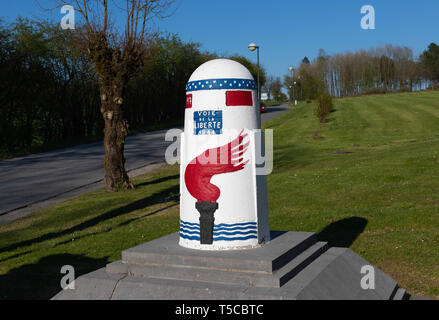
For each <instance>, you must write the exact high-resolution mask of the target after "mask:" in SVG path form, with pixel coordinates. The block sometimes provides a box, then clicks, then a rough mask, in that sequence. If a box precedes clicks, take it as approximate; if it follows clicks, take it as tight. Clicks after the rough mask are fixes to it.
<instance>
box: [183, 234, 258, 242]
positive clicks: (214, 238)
mask: <svg viewBox="0 0 439 320" xmlns="http://www.w3.org/2000/svg"><path fill="white" fill-rule="evenodd" d="M180 237H181V238H183V239H187V240H196V241H200V237H199V236H198V237H197V236H188V235H185V234H180ZM257 238H258V237H257V236H255V235H250V236H246V237H233V238H225V237H213V241H243V240H249V239H257Z"/></svg>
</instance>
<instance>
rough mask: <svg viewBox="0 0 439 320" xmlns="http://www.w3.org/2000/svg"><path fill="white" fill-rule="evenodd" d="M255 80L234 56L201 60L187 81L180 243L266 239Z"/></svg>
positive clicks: (203, 245) (229, 244) (220, 245)
mask: <svg viewBox="0 0 439 320" xmlns="http://www.w3.org/2000/svg"><path fill="white" fill-rule="evenodd" d="M256 88H257V85H256V82H255V81H254V80H253V77H252V75H251V74H250V72H249V71H248V70H247V69H246V68H245V67H244V66H242V65H241V64H239V63H238V62H235V61H232V60H227V59H216V60H212V61H209V62H207V63H205V64H203V65H201V66H200V67H199V68H198V69H197V70H195V72H194V73H193V74H192V76H191V78H190V79H189V83H188V85H187V87H186V90H187V96H186V113H185V128H184V133H182V136H181V169H180V171H181V172H180V193H181V200H180V218H181V221H180V223H181V228H180V242H179V243H180V245H181V246H183V247H186V248H193V249H202V250H228V249H239V248H252V247H257V246H259V245H260V244H262V243H264V242H267V241H269V240H270V229H269V226H268V205H267V190H266V188H267V183H266V177H265V175H263V176H262V177H258V175H257V172H256V154H260V151H261V147H260V143H259V144H258V143H257V142H256V141H257V140H260V139H257V138H256V136H257V135H260V114H259V108H258V101H257V89H256Z"/></svg>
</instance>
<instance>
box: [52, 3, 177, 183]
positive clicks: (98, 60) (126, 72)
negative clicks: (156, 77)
mask: <svg viewBox="0 0 439 320" xmlns="http://www.w3.org/2000/svg"><path fill="white" fill-rule="evenodd" d="M52 1H53V2H54V3H55V4H56V8H59V7H61V6H64V5H72V6H73V7H74V9H75V11H76V12H78V13H79V14H80V17H81V18H82V19H81V22H82V23H81V24H80V27H79V28H78V29H77V30H75V36H76V43H77V45H78V47H79V49H80V50H82V51H83V52H84V53H86V55H87V56H88V58H89V59H90V61H91V62H92V63H93V64H94V68H95V72H96V73H97V75H98V78H99V87H100V96H101V110H100V111H101V114H102V116H103V118H104V121H105V129H104V134H105V135H104V146H105V159H104V167H105V184H106V187H107V190H108V191H119V190H122V189H131V188H133V184H132V183H131V181H130V179H129V177H128V174H127V172H126V170H125V157H124V145H125V138H126V136H127V133H128V123H127V121H126V120H125V119H124V116H123V108H122V107H123V103H124V94H125V89H126V87H127V84H128V81H129V79H130V78H131V77H133V76H134V75H135V74H136V73H137V72H138V71H139V69H140V68H141V67H142V65H143V64H144V63H145V59H146V58H147V51H148V46H149V44H150V43H151V41H152V39H153V38H154V37H155V33H154V32H153V31H152V28H151V26H150V24H151V20H152V19H154V18H163V17H164V14H165V13H166V12H167V10H168V9H169V8H170V6H171V4H172V3H173V0H114V1H109V0H71V1H68V0H52ZM112 14H113V15H112ZM116 14H118V17H120V16H121V15H122V16H123V17H124V18H125V21H126V22H125V28H124V31H123V32H119V31H117V29H116V28H115V27H114V25H113V23H112V18H113V17H114V15H116Z"/></svg>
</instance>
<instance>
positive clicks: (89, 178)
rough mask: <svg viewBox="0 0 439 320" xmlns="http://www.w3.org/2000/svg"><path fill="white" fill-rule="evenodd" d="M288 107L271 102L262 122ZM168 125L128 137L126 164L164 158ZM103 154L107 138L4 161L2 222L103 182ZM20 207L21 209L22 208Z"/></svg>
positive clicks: (144, 163)
mask: <svg viewBox="0 0 439 320" xmlns="http://www.w3.org/2000/svg"><path fill="white" fill-rule="evenodd" d="M287 109H288V107H287V106H282V107H271V108H267V113H265V114H263V115H262V122H266V121H268V120H271V119H272V118H274V117H277V116H279V115H281V114H282V113H283V112H285V111H286V110H287ZM166 131H167V130H162V131H155V132H151V133H145V134H139V135H135V136H130V137H128V138H127V141H126V147H125V158H126V159H127V162H126V168H127V170H129V171H132V170H134V169H138V168H142V167H145V166H149V165H152V164H161V163H163V162H164V161H165V157H164V153H165V150H166V148H167V146H168V145H169V144H170V142H166V141H165V138H164V137H165V133H166ZM103 158H104V148H103V143H102V142H97V143H92V144H86V145H79V146H76V147H71V148H66V149H62V150H54V151H51V152H45V153H40V154H35V155H30V156H26V157H22V158H15V159H10V160H3V161H0V224H2V223H7V222H9V221H12V220H15V219H16V218H18V217H20V216H23V215H26V214H28V213H29V211H34V210H36V209H41V208H42V207H45V206H46V205H40V206H38V205H37V206H35V204H38V203H40V202H41V201H45V202H46V204H48V205H50V204H51V203H53V202H58V201H61V200H65V199H67V198H72V197H73V196H76V195H77V194H80V193H83V192H87V191H89V190H92V189H96V188H97V187H102V186H103V183H102V179H103V176H104V169H103ZM135 172H136V171H134V172H133V171H132V173H135ZM143 172H145V170H143V171H142V170H140V171H138V173H139V174H141V173H143ZM87 186H89V188H87ZM50 200H54V201H50ZM30 206H31V207H32V208H29V207H30ZM17 209H19V210H17ZM20 210H21V214H20V212H17V211H20ZM11 211H14V212H11ZM8 212H10V213H9V214H7V213H8Z"/></svg>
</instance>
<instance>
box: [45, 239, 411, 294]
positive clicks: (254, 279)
mask: <svg viewBox="0 0 439 320" xmlns="http://www.w3.org/2000/svg"><path fill="white" fill-rule="evenodd" d="M178 236H179V235H178V234H177V233H175V234H171V235H168V236H165V237H162V238H159V239H156V240H154V241H150V242H147V243H145V244H142V245H140V246H137V247H134V248H131V249H128V250H125V251H123V252H122V260H121V261H117V262H114V263H110V264H108V265H107V266H106V268H103V269H100V270H97V271H95V272H92V273H89V274H86V275H83V276H81V277H79V278H78V279H76V282H75V286H76V289H75V290H65V291H62V292H60V293H59V294H57V295H56V296H55V297H54V298H53V299H55V300H76V299H79V300H106V299H111V300H125V299H130V300H132V299H135V300H139V299H140V300H143V299H144V300H221V299H225V300H272V299H274V300H296V299H301V300H303V299H307V300H308V299H331V300H334V299H370V300H400V299H404V298H405V296H406V292H405V290H404V289H402V288H399V287H398V284H397V283H396V281H394V280H393V279H392V278H390V277H389V276H388V275H386V274H385V273H383V272H382V271H381V270H379V269H377V268H374V269H375V289H373V290H364V289H362V288H361V279H362V277H364V274H361V268H362V267H363V266H364V265H370V263H368V262H367V261H366V260H364V259H363V258H361V257H360V256H358V255H357V254H355V253H354V252H352V251H351V250H349V249H347V248H333V247H329V246H328V244H327V243H326V242H319V241H318V240H317V236H316V234H314V233H306V232H276V231H272V232H271V237H272V240H271V241H270V242H269V243H266V244H265V245H264V246H262V247H260V248H253V249H245V250H235V251H200V250H194V249H187V248H183V247H181V246H179V245H178Z"/></svg>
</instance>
